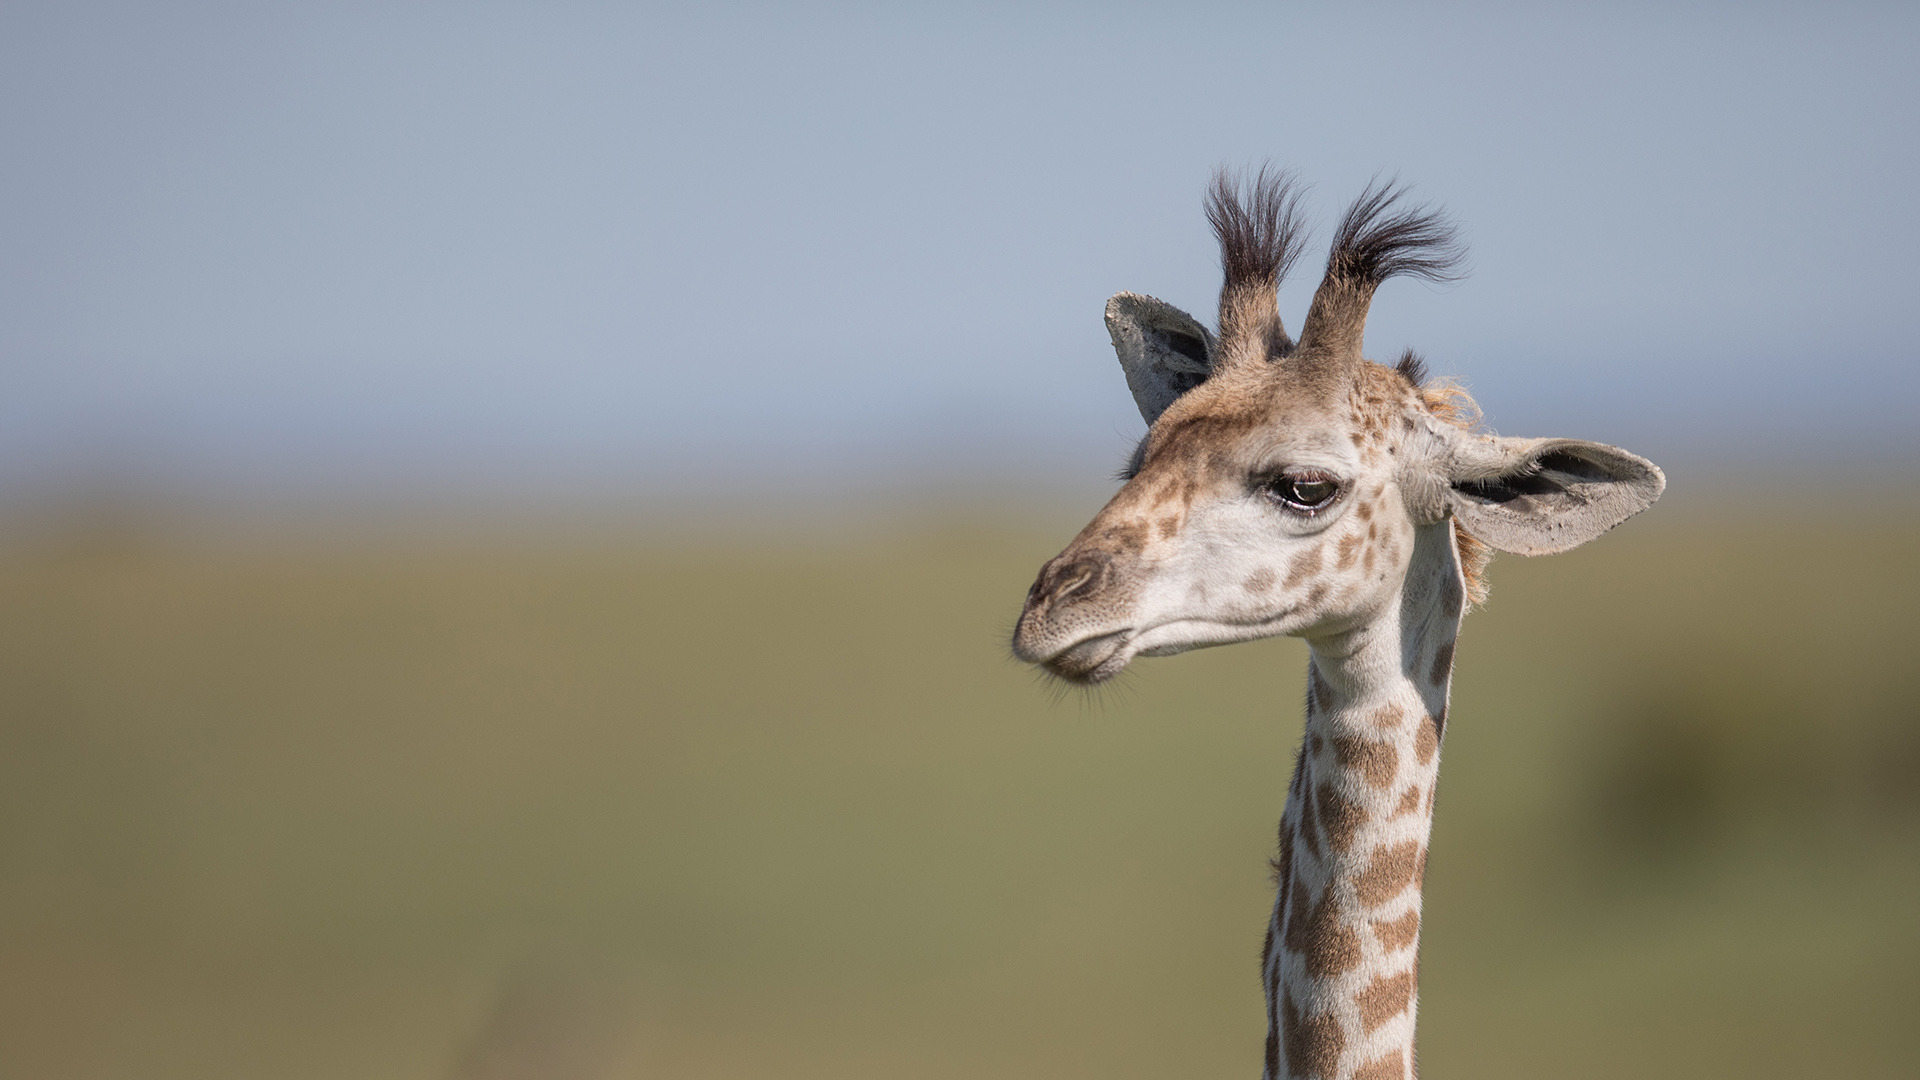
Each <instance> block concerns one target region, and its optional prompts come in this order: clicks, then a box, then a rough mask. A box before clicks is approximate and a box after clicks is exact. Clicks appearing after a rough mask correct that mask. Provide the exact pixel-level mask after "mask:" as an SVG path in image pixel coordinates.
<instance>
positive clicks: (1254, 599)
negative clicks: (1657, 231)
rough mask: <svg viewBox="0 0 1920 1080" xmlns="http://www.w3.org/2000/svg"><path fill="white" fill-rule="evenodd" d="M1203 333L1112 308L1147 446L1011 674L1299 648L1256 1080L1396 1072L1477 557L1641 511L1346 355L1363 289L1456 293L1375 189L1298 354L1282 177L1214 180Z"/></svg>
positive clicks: (1187, 319) (1060, 560)
mask: <svg viewBox="0 0 1920 1080" xmlns="http://www.w3.org/2000/svg"><path fill="white" fill-rule="evenodd" d="M1207 216H1208V218H1209V220H1210V221H1211V222H1212V224H1213V227H1214V231H1215V234H1216V235H1217V237H1218V239H1219V242H1220V249H1221V264H1222V267H1223V269H1224V272H1225V281H1224V284H1223V285H1222V287H1221V291H1220V310H1219V327H1218V330H1217V331H1215V330H1210V329H1208V328H1207V327H1206V326H1205V325H1203V324H1202V323H1201V322H1200V321H1199V320H1197V319H1195V318H1194V317H1193V316H1191V315H1189V314H1187V313H1186V312H1183V311H1181V310H1179V309H1178V308H1175V307H1173V306H1172V305H1170V304H1167V303H1164V302H1162V301H1159V300H1155V299H1153V298H1152V297H1147V296H1140V295H1136V294H1133V293H1121V294H1120V295H1118V296H1115V297H1114V298H1113V299H1111V300H1109V301H1108V303H1107V313H1106V318H1107V328H1108V331H1109V333H1110V334H1111V336H1112V338H1113V345H1114V350H1115V352H1116V353H1117V354H1118V356H1119V358H1120V364H1121V367H1122V368H1123V370H1124V371H1125V373H1126V378H1127V385H1128V387H1129V388H1130V389H1131V390H1132V392H1133V396H1134V400H1135V402H1136V403H1137V404H1138V405H1139V407H1140V413H1141V416H1142V417H1144V418H1145V419H1146V421H1147V424H1148V432H1147V436H1146V438H1145V439H1143V440H1142V441H1141V443H1140V446H1139V448H1138V449H1137V450H1136V451H1135V453H1134V457H1133V461H1132V463H1131V464H1130V465H1129V467H1128V470H1127V479H1126V483H1125V484H1124V486H1122V487H1121V489H1120V491H1119V492H1118V493H1117V494H1115V495H1114V497H1113V499H1112V500H1111V501H1110V502H1108V503H1107V505H1106V507H1105V508H1103V509H1102V510H1101V511H1100V512H1099V513H1098V514H1097V515H1095V516H1094V518H1093V520H1092V521H1091V522H1090V523H1089V524H1088V525H1087V527H1086V528H1085V529H1083V530H1081V532H1080V534H1079V535H1078V536H1077V537H1075V538H1074V540H1073V542H1072V543H1070V544H1068V545H1067V547H1066V549H1065V550H1064V551H1062V552H1061V553H1060V554H1059V555H1058V556H1056V557H1055V558H1054V559H1052V560H1051V561H1049V562H1048V563H1047V564H1046V565H1045V566H1044V567H1042V568H1041V570H1040V574H1039V577H1038V578H1037V579H1036V580H1035V581H1034V584H1033V587H1032V589H1031V590H1029V592H1028V594H1027V601H1026V606H1025V608H1024V610H1023V611H1022V612H1021V615H1020V621H1019V623H1018V625H1017V627H1016V629H1015V631H1014V639H1013V647H1014V652H1015V654H1016V655H1018V656H1019V657H1020V658H1021V659H1023V660H1026V661H1029V662H1031V663H1035V664H1038V665H1040V666H1042V667H1043V668H1045V669H1046V670H1048V671H1050V672H1052V673H1053V674H1055V675H1057V676H1059V677H1061V678H1063V679H1067V680H1069V681H1073V682H1079V683H1097V682H1101V681H1104V680H1106V679H1109V678H1112V677H1113V676H1114V675H1116V674H1118V673H1119V672H1120V671H1121V670H1122V669H1124V668H1125V667H1126V666H1127V665H1128V664H1129V663H1130V662H1132V660H1133V659H1134V658H1135V657H1139V656H1163V655H1169V654H1172V653H1178V652H1183V651H1185V650H1188V649H1194V648H1201V647H1204V646H1209V645H1223V644H1228V643H1231V642H1236V641H1247V640H1252V639H1256V638H1263V637H1271V636H1275V635H1288V636H1294V637H1301V638H1305V639H1306V641H1307V643H1308V648H1309V661H1308V686H1309V692H1308V695H1307V698H1308V700H1307V722H1306V732H1305V735H1304V737H1303V740H1302V745H1301V748H1300V753H1299V758H1298V761H1297V763H1296V765H1295V767H1294V771H1293V776H1292V780H1291V782H1290V783H1289V785H1288V789H1287V799H1286V809H1285V811H1284V813H1283V815H1282V817H1281V821H1280V830H1279V840H1278V852H1277V854H1276V856H1275V858H1274V861H1273V868H1274V877H1275V881H1276V883H1277V895H1276V897H1275V902H1274V908H1273V917H1272V919H1271V920H1270V921H1269V923H1268V926H1267V939H1266V946H1265V948H1264V949H1263V951H1262V958H1261V969H1262V970H1261V974H1262V981H1263V983H1264V984H1265V987H1266V992H1267V1017H1268V1033H1267V1041H1266V1062H1265V1073H1264V1075H1265V1076H1266V1078H1267V1080H1285V1078H1288V1077H1314V1078H1321V1080H1335V1078H1339V1080H1385V1078H1389V1077H1391V1078H1404V1077H1410V1076H1412V1075H1414V1072H1415V1070H1416V1063H1415V1059H1414V1013H1415V1008H1416V1004H1417V997H1418V985H1417V983H1418V964H1417V955H1418V950H1419V930H1420V905H1421V884H1422V879H1423V877H1424V873H1425V868H1426V850H1427V841H1428V836H1429V834H1430V832H1431V828H1432V822H1433V816H1432V815H1433V797H1434V789H1435V781H1436V779H1437V776H1438V773H1439V766H1440V743H1441V739H1442V736H1443V735H1444V734H1445V731H1446V724H1447V694H1448V688H1449V685H1450V683H1451V679H1452V669H1453V653H1454V639H1455V636H1456V635H1457V633H1458V630H1459V626H1460V619H1461V616H1462V615H1463V614H1464V612H1465V611H1466V608H1467V605H1468V603H1469V601H1470V600H1472V599H1475V598H1477V597H1478V596H1479V595H1481V594H1482V590H1483V588H1484V586H1483V584H1482V582H1481V580H1480V574H1481V571H1482V570H1483V568H1484V564H1485V560H1486V557H1487V555H1488V553H1489V552H1488V549H1489V548H1491V549H1497V550H1500V551H1508V552H1516V553H1519V554H1524V555H1542V554H1550V553H1553V552H1558V551H1565V550H1567V549H1569V548H1572V547H1575V546H1578V545H1579V544H1583V543H1585V542H1587V541H1588V540H1591V539H1593V538H1594V537H1596V536H1599V535H1600V534H1601V533H1604V532H1606V531H1607V530H1608V529H1611V528H1612V527H1614V526H1615V525H1618V524H1619V523H1620V522H1622V521H1624V520H1626V519H1627V518H1628V517H1631V516H1632V515H1634V514H1636V513H1639V512H1640V511H1641V510H1644V509H1646V508H1647V507H1648V506H1650V505H1652V504H1653V502H1654V500H1655V499H1657V498H1659V496H1660V493H1661V491H1662V490H1663V489H1664V488H1665V486H1666V478H1665V477H1664V476H1663V475H1662V473H1661V472H1660V470H1659V469H1658V468H1657V467H1655V466H1654V465H1653V463H1652V462H1649V461H1647V460H1646V459H1644V458H1641V457H1638V456H1636V455H1634V454H1630V453H1628V452H1627V451H1625V450H1621V449H1618V448H1616V447H1612V446H1606V445H1603V444H1600V443H1592V442H1583V441H1580V440H1576V439H1515V438H1502V437H1499V436H1496V435H1492V434H1488V433H1484V432H1480V431H1476V430H1475V429H1474V427H1473V423H1474V419H1473V418H1474V416H1475V415H1476V414H1475V413H1474V412H1473V410H1472V403H1471V401H1470V400H1469V399H1467V398H1466V396H1465V394H1464V393H1463V392H1461V391H1459V390H1457V389H1454V388H1452V387H1450V386H1448V385H1447V384H1444V383H1428V382H1426V381H1425V377H1424V374H1423V372H1422V366H1421V364H1420V362H1419V360H1418V358H1416V357H1414V356H1413V355H1412V354H1411V353H1409V354H1408V355H1407V356H1406V357H1403V358H1402V360H1401V362H1400V363H1399V364H1398V365H1397V366H1395V367H1387V366H1384V365H1381V364H1377V363H1374V362H1372V361H1370V360H1367V359H1365V358H1364V357H1363V356H1362V355H1361V348H1362V341H1363V336H1364V330H1365V323H1366V316H1367V309H1368V306H1369V304H1370V303H1371V300H1372V297H1373V294H1374V291H1375V290H1376V289H1377V288H1378V287H1379V285H1380V284H1381V283H1382V282H1383V281H1385V280H1387V279H1389V278H1392V277H1396V276H1414V277H1423V278H1427V279H1429V280H1444V279H1447V278H1449V277H1451V276H1452V275H1453V274H1454V273H1455V272H1456V271H1457V268H1458V267H1459V265H1460V258H1461V257H1460V249H1459V247H1458V245H1457V242H1456V237H1455V231H1454V228H1453V226H1452V225H1451V223H1450V222H1449V221H1448V220H1447V219H1446V217H1445V216H1443V215H1442V214H1440V213H1437V212H1435V211H1433V210H1431V209H1429V208H1427V207H1424V206H1414V205H1409V203H1408V200H1407V198H1406V193H1405V190H1404V189H1403V188H1400V187H1398V186H1396V185H1393V184H1390V183H1389V184H1379V183H1376V184H1373V185H1370V186H1369V187H1368V188H1367V190H1366V191H1365V192H1363V193H1362V194H1361V196H1360V197H1359V198H1358V199H1357V200H1355V201H1354V203H1353V204H1352V205H1351V206H1350V207H1349V208H1348V209H1347V211H1346V213H1345V215H1344V216H1343V217H1342V219H1341V221H1340V224H1339V226H1338V228H1337V229H1336V230H1335V235H1334V239H1333V243H1332V247H1331V251H1330V252H1329V254H1328V258H1327V266H1326V272H1325V275H1324V277H1323V279H1322V281H1321V283H1320V286H1319V288H1318V289H1317V290H1316V292H1315V294H1314V297H1313V301H1312V303H1311V305H1310V306H1309V309H1308V311H1307V316H1306V319H1305V321H1304V323H1303V324H1302V328H1301V335H1300V338H1299V340H1298V341H1295V340H1294V339H1293V338H1291V337H1290V336H1289V335H1288V334H1287V331H1286V329H1285V326H1284V324H1283V323H1282V321H1281V319H1280V314H1279V307H1278V299H1277V294H1278V288H1279V284H1280V281H1281V279H1282V278H1283V277H1284V276H1285V274H1286V272H1287V269H1288V268H1289V266H1290V265H1291V264H1292V263H1293V261H1294V260H1295V259H1296V258H1297V257H1298V256H1299V254H1300V251H1301V248H1302V246H1303V242H1304V236H1305V232H1304V229H1303V228H1302V226H1301V221H1300V213H1299V201H1298V196H1297V193H1296V190H1295V189H1294V187H1293V184H1292V180H1291V177H1290V176H1289V175H1288V174H1285V173H1272V172H1269V171H1267V170H1262V171H1261V172H1260V173H1259V174H1258V175H1256V176H1254V177H1252V178H1250V179H1249V180H1247V181H1245V182H1244V183H1237V182H1235V181H1233V180H1232V179H1231V178H1229V177H1228V176H1226V175H1225V174H1221V175H1219V176H1216V178H1215V182H1214V185H1213V187H1212V189H1211V191H1210V192H1209V195H1208V199H1207Z"/></svg>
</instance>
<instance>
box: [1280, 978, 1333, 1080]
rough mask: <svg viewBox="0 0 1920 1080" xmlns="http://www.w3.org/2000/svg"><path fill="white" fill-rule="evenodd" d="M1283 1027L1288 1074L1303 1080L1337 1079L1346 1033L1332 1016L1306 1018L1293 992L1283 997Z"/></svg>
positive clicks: (1281, 1009) (1282, 995)
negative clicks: (1302, 1014)
mask: <svg viewBox="0 0 1920 1080" xmlns="http://www.w3.org/2000/svg"><path fill="white" fill-rule="evenodd" d="M1280 1027H1281V1032H1282V1035H1281V1037H1282V1038H1284V1039H1285V1040H1286V1042H1287V1075H1288V1076H1290V1077H1300V1078H1302V1080H1334V1078H1335V1076H1336V1075H1337V1073H1336V1072H1335V1070H1337V1069H1338V1068H1339V1067H1340V1051H1342V1050H1345V1049H1346V1048H1347V1036H1346V1033H1345V1032H1343V1031H1341V1030H1340V1021H1339V1020H1337V1019H1335V1018H1334V1016H1333V1015H1332V1014H1331V1013H1323V1014H1321V1015H1319V1016H1315V1017H1311V1018H1302V1017H1301V1015H1300V1009H1299V1007H1298V1006H1296V1005H1294V1003H1293V995H1292V994H1291V993H1282V994H1281V996H1280Z"/></svg>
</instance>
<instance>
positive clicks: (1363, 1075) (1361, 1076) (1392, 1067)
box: [1353, 1050, 1407, 1080]
mask: <svg viewBox="0 0 1920 1080" xmlns="http://www.w3.org/2000/svg"><path fill="white" fill-rule="evenodd" d="M1353 1080H1407V1053H1406V1051H1404V1050H1395V1051H1394V1052H1393V1053H1391V1054H1388V1055H1387V1056H1386V1057H1383V1058H1375V1059H1374V1060H1372V1061H1369V1062H1367V1063H1366V1064H1365V1065H1362V1066H1360V1067H1359V1068H1358V1069H1355V1070H1354V1073H1353Z"/></svg>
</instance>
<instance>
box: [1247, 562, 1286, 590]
mask: <svg viewBox="0 0 1920 1080" xmlns="http://www.w3.org/2000/svg"><path fill="white" fill-rule="evenodd" d="M1278 576H1279V575H1277V574H1275V573H1274V572H1273V571H1272V570H1269V569H1265V568H1262V569H1259V570H1255V571H1254V572H1253V573H1251V574H1248V575H1247V580H1246V582H1245V588H1246V590H1247V591H1248V592H1250V593H1256V594H1258V593H1263V592H1270V591H1272V589H1273V583H1274V580H1275V579H1276V578H1277V577H1278Z"/></svg>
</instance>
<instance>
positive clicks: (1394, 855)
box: [1353, 840, 1421, 907]
mask: <svg viewBox="0 0 1920 1080" xmlns="http://www.w3.org/2000/svg"><path fill="white" fill-rule="evenodd" d="M1420 856H1421V852H1420V842H1419V841H1418V840H1402V841H1400V842H1399V843H1397V844H1382V845H1381V846H1379V847H1377V848H1374V849H1373V857H1372V858H1371V859H1370V860H1369V861H1368V862H1367V868H1366V869H1365V870H1362V871H1360V873H1358V874H1356V875H1354V879H1353V894H1354V896H1356V897H1357V898H1359V900H1360V902H1361V903H1362V904H1365V905H1366V906H1368V907H1376V906H1378V905H1380V904H1383V903H1385V902H1387V901H1388V900H1391V899H1393V898H1394V897H1396V896H1399V895H1400V894H1401V893H1402V892H1404V891H1405V890H1406V887H1407V885H1408V884H1409V883H1411V882H1412V881H1413V877H1414V874H1415V873H1417V872H1418V871H1419V868H1420Z"/></svg>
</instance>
